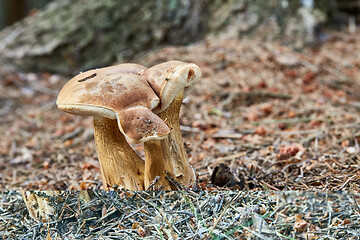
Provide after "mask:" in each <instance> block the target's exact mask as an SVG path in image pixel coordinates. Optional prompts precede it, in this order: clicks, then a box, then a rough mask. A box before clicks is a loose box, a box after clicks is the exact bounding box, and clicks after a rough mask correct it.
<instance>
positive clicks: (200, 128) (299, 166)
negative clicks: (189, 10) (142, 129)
mask: <svg viewBox="0 0 360 240" xmlns="http://www.w3.org/2000/svg"><path fill="white" fill-rule="evenodd" d="M329 36H330V38H329V40H328V41H327V42H325V43H324V44H323V45H321V46H317V48H316V49H310V48H309V49H303V50H302V51H301V52H298V51H294V50H292V49H291V48H289V47H286V46H283V45H281V44H279V43H277V42H264V41H259V40H256V39H246V38H244V39H241V40H239V39H220V38H218V39H217V38H212V39H207V40H204V41H201V42H198V43H196V44H193V45H190V46H186V47H166V48H163V49H159V50H158V51H152V52H149V53H147V54H145V55H143V56H141V58H139V59H137V60H136V59H135V60H134V61H135V62H138V63H140V64H143V65H145V66H152V65H154V64H157V63H160V62H163V61H167V60H173V59H178V60H182V61H188V62H194V63H196V64H197V65H199V66H200V68H201V69H202V72H203V79H202V80H201V82H199V83H198V84H197V86H195V89H194V91H193V92H192V93H191V94H190V96H189V97H188V98H186V99H185V100H184V104H183V106H182V110H181V129H182V133H183V136H184V140H185V142H186V148H187V153H188V156H189V159H190V163H191V165H192V166H193V167H194V169H195V171H196V174H197V176H198V182H197V184H196V186H193V188H192V190H193V191H195V193H194V194H195V195H196V197H193V196H192V195H191V193H187V194H185V195H184V194H183V193H182V192H174V193H172V194H173V195H171V193H162V192H161V193H160V192H159V193H136V194H135V195H136V199H137V198H141V199H142V200H141V201H142V203H141V204H142V205H140V202H141V201H140V200H139V203H138V202H136V204H138V205H132V204H129V205H128V207H129V208H133V209H132V210H131V209H129V210H128V211H129V212H132V213H133V215H131V216H130V217H128V218H126V219H125V220H128V221H130V220H129V219H133V218H132V217H135V216H136V217H138V218H136V219H137V220H136V221H135V220H133V221H132V222H131V225H130V222H129V223H126V224H127V225H124V226H122V225H119V226H122V227H117V226H118V225H117V224H118V222H116V219H115V218H111V217H110V218H109V217H106V218H104V219H102V220H101V221H99V222H96V223H94V224H95V225H94V228H90V225H89V227H88V229H92V230H93V232H96V233H97V234H100V235H96V236H97V238H98V239H101V238H106V237H107V238H112V237H114V236H110V235H109V234H108V233H109V232H111V233H112V234H113V233H114V232H115V235H116V234H135V235H136V234H138V235H139V236H145V237H146V236H147V237H149V236H150V235H151V234H155V235H154V236H160V238H165V239H170V238H174V236H183V235H181V233H182V232H181V229H183V228H187V230H188V231H189V233H191V234H192V235H191V236H192V238H195V239H196V238H199V239H200V238H206V237H207V238H214V239H223V238H230V239H231V238H237V237H238V236H244V237H245V236H247V235H242V234H249V236H250V235H251V236H256V237H257V238H260V239H271V238H279V239H292V238H304V239H315V238H316V237H318V236H322V239H331V238H333V239H334V238H335V239H341V238H342V239H351V238H353V239H356V238H357V237H358V230H357V228H358V227H359V223H358V221H357V218H358V214H359V206H358V200H357V199H358V196H357V194H356V192H358V191H359V181H360V179H359V173H358V169H359V161H360V155H359V151H360V147H359V140H360V124H359V119H360V116H359V112H360V94H359V89H360V74H359V70H358V69H359V67H360V59H359V56H358V54H357V53H358V52H359V50H360V36H359V35H354V34H348V33H343V32H331V33H329ZM0 76H1V78H2V81H1V82H0V85H1V87H0V123H1V124H0V134H1V136H2V138H1V139H2V141H0V159H1V161H0V189H1V190H2V191H9V190H53V189H60V190H85V189H92V190H102V184H101V176H100V171H99V163H98V161H97V156H96V150H95V143H94V141H93V130H92V119H91V118H81V117H77V116H72V115H69V114H65V113H63V112H61V111H59V110H58V109H57V108H56V105H55V100H56V97H57V94H58V92H59V90H60V89H61V87H62V86H63V85H64V83H65V82H66V81H67V80H68V79H69V77H64V76H59V75H52V74H48V73H37V74H34V73H19V72H16V71H13V69H10V68H8V67H7V66H6V64H2V65H1V68H0ZM134 148H135V149H136V151H138V152H139V154H140V155H142V154H143V148H142V146H141V145H134ZM221 166H224V167H223V169H221ZM216 167H218V169H219V167H220V170H224V171H223V172H226V174H228V175H227V176H225V177H224V178H221V179H230V180H229V181H226V182H225V184H220V185H221V186H217V185H219V184H217V185H215V184H214V182H216V180H213V181H211V178H212V177H214V176H215V175H216V174H215V173H214V170H215V169H216ZM220 172H221V171H220ZM214 174H215V175H214ZM220 176H221V175H220ZM221 179H220V180H221ZM219 182H221V181H219ZM231 183H235V184H231ZM199 190H206V192H203V193H201V192H200V193H199V192H197V191H199ZM221 190H244V191H245V192H241V193H242V194H244V196H248V197H249V196H251V197H249V201H248V202H247V203H243V205H240V206H239V207H240V208H239V209H240V210H239V209H238V210H237V214H238V215H236V213H235V212H236V211H235V210H234V209H235V207H234V206H238V205H236V204H238V201H235V202H234V203H233V204H230V205H229V206H227V207H226V208H225V207H224V206H225V205H226V204H225V203H224V204H222V206H221V207H219V208H220V209H223V210H224V209H226V210H224V211H227V212H226V214H225V213H224V214H223V215H221V212H219V211H220V210H219V211H217V212H214V210H212V212H208V211H207V210H206V211H205V210H202V211H200V210H201V209H202V208H201V205H199V204H200V203H203V204H205V203H206V204H210V203H208V202H209V201H210V200H211V199H213V198H214V199H215V198H216V196H220V199H221V196H227V197H226V199H227V201H230V200H229V198H230V199H231V198H232V197H233V196H234V195H236V194H238V193H237V192H232V191H229V192H218V191H221ZM273 190H275V191H278V190H290V192H275V193H269V192H268V191H273ZM292 190H302V191H301V192H291V191H292ZM318 190H321V191H333V192H332V193H330V192H318ZM264 191H265V192H264ZM338 191H340V192H338ZM343 191H346V192H348V191H351V192H352V193H348V194H346V192H343ZM97 194H98V195H99V197H98V198H97V199H98V201H101V204H102V205H101V207H102V206H106V211H107V213H109V212H110V213H111V212H114V211H115V212H114V213H116V214H114V213H112V214H114V216H115V215H116V216H118V215H117V214H119V213H120V212H121V213H123V212H122V211H120V210H119V209H120V208H112V207H115V206H112V205H111V204H110V203H106V199H109V198H110V199H111V198H112V197H114V196H116V198H119V196H120V195H121V193H117V192H113V193H112V192H108V193H107V192H100V191H97ZM123 194H125V193H123ZM147 194H150V195H151V196H152V198H148V195H147ZM156 194H159V195H156ZM75 195H76V192H68V196H69V197H68V198H67V199H68V200H69V201H72V202H71V204H73V205H71V204H70V202H69V204H68V206H70V209H73V210H74V209H75V208H76V207H78V206H75V205H74V201H75V200H74V199H76V196H75ZM160 195H161V196H162V197H163V198H164V199H166V198H167V197H168V198H169V199H171V198H174V199H173V202H177V200H176V199H183V202H184V204H185V205H186V206H187V207H188V208H189V209H190V210H189V209H187V210H186V211H187V213H189V214H188V215H186V214H183V215H185V216H182V215H181V214H180V215H181V216H180V215H179V216H178V215H177V213H172V214H170V213H169V212H167V210H164V209H162V210H159V209H157V210H152V211H153V212H152V213H153V214H155V215H156V216H157V218H156V219H155V220H156V221H160V222H161V223H162V225H161V224H158V222H156V221H155V220H154V219H153V220H154V221H155V222H154V223H153V225H152V227H149V226H148V225H146V224H145V223H143V222H141V221H142V220H141V217H140V216H138V215H137V214H140V212H142V210H141V209H142V208H141V207H143V208H144V209H146V210H147V211H149V210H148V208H149V206H152V207H154V206H153V205H151V204H155V205H156V204H157V203H153V201H160V200H157V199H158V198H160ZM175 195H176V198H175ZM140 196H141V197H140ZM185 196H186V198H187V199H191V200H188V201H187V200H185ZM241 196H242V195H241ZM244 196H242V197H244ZM1 198H2V204H3V205H2V214H1V222H2V223H1V224H3V226H6V228H3V229H6V232H5V234H8V235H6V236H12V235H11V234H13V233H20V230H19V229H22V230H23V231H24V233H25V232H26V233H25V234H30V235H31V234H36V232H38V230H39V231H40V232H39V234H49V235H48V236H49V239H51V238H53V237H54V234H55V235H56V234H57V231H58V230H55V229H58V228H60V227H59V226H60V225H61V227H63V226H65V225H69V226H71V227H73V226H76V227H80V228H79V229H78V230H77V231H80V232H79V234H80V233H81V231H83V230H82V229H85V228H83V227H81V226H82V225H81V224H83V226H88V225H87V220H86V221H85V220H81V221H80V223H79V222H78V219H77V218H78V216H75V215H74V216H72V215H71V214H74V211H75V210H74V211H70V210H69V211H70V212H72V213H70V212H69V213H68V214H69V215H68V216H69V218H66V219H65V218H61V219H58V220H54V221H55V222H54V223H51V224H53V225H51V224H47V225H44V224H43V223H37V224H38V225H34V221H31V220H30V219H29V217H28V216H27V215H26V211H25V208H24V204H23V203H22V201H21V197H20V195H19V194H18V193H14V192H3V193H2V194H1ZM204 198H205V199H206V201H205V200H204ZM101 199H104V200H101ZM128 199H130V198H128ZM143 199H147V201H144V200H143ZM200 199H201V201H200ZM259 199H260V200H259ZM274 199H276V200H274ZM299 199H301V200H299ZM257 200H259V201H260V202H261V203H259V204H260V205H261V204H265V205H264V209H265V210H262V211H265V212H261V211H260V210H259V211H260V212H256V211H253V212H252V213H251V214H250V215H251V217H244V215H243V214H244V212H243V211H245V210H244V209H242V208H244V206H245V205H246V204H249V203H252V202H254V201H255V202H256V201H257ZM94 201H95V200H94ZM127 201H128V200H127ZM164 201H165V200H164ZM189 201H190V202H189ZM211 201H213V200H211ZM214 201H215V200H214ZM165 202H166V201H165ZM165 202H164V203H163V204H165ZM169 202H170V200H169ZM180 202H181V201H180ZM204 202H205V203H204ZM240 202H241V201H240ZM93 203H94V204H92V205H93V207H95V208H96V209H97V208H98V207H99V206H100V205H97V203H96V204H95V202H93ZM235 203H236V204H235ZM106 204H108V205H106ZM114 204H115V203H114ZM169 204H170V203H169ZM206 204H205V205H206ZM266 204H267V205H266ZM185 205H184V206H185ZM139 206H140V207H139ZM164 206H165V205H164ZM166 206H167V205H166ZM179 206H183V205H181V204H180V205H179ZM214 206H215V205H213V206H212V207H214ZM274 206H275V207H274ZM67 209H68V208H67ZM134 209H136V210H134ZM180 209H181V208H180ZM260 209H262V208H260ZM76 211H79V209H77V210H76ZM96 211H100V209H97V210H96ZM137 211H139V212H137ZM179 211H180V210H179ZM228 211H235V212H234V213H233V214H232V215H231V214H229V213H228ZM246 211H249V210H248V209H247V210H246ZM254 212H255V213H256V214H255V213H254ZM267 213H268V215H265V214H267ZM96 214H98V213H96ZM99 214H100V213H99ZM142 214H144V213H142ZM211 214H212V215H211ZM254 214H255V215H254ZM105 215H106V214H105ZM145 215H146V214H145ZM155 215H151V217H152V218H155ZM250 215H249V216H250ZM6 216H9V219H7V217H6ZM264 216H266V217H264ZM186 217H189V218H188V219H192V220H191V221H190V220H189V221H187V220H184V221H180V220H181V219H186ZM220 217H221V218H220ZM97 218H100V217H99V216H98V215H96V219H97ZM234 218H235V219H237V221H238V220H239V219H242V220H241V221H242V222H241V224H239V223H238V224H237V225H236V227H235V226H233V225H231V224H230V223H229V222H230V220H229V219H234ZM108 219H110V220H111V221H107V220H108ZM147 219H150V217H149V216H148V217H147ZM157 219H160V220H157ZM175 219H177V220H179V221H180V222H179V223H177V225H176V224H174V221H175ZM249 219H250V220H249ZM56 221H57V222H56ZM64 221H65V222H64ZM66 221H68V223H66ZM89 221H92V220H91V219H90V220H89ZM223 221H225V222H223ZM226 221H228V224H227V223H226ZM239 221H240V220H239ZM210 222H211V224H210ZM8 223H9V224H10V225H6V224H8ZM100 223H101V224H104V226H102V227H100V226H99V225H96V224H100ZM115 223H116V224H115ZM215 223H216V224H215ZM4 224H5V225H4ZM76 224H78V225H76ZM79 224H80V225H79ZM106 224H108V225H106ZM114 224H115V225H114ZM183 225H186V226H183ZM50 226H51V227H50ZM170 226H171V227H170ZM9 227H10V228H9ZM349 227H350V228H349ZM11 228H13V230H8V229H11ZM73 228H74V227H73ZM113 228H118V230H116V231H115V230H113ZM29 229H31V231H29ZM64 229H70V228H65V227H64ZM100 229H102V230H104V229H108V232H106V233H105V232H101V231H100ZM149 229H150V230H149ZM11 231H13V232H11ZM16 231H19V232H16ZM62 231H65V232H63V233H67V232H66V231H68V230H62ZM69 231H70V230H69ZM84 231H85V230H84ZM86 231H90V230H86ZM90 232H91V231H90ZM75 233H76V231H75ZM150 233H151V234H150ZM71 234H74V231H72V233H71ZM86 234H89V236H90V235H91V234H92V233H91V234H90V233H86ZM149 234H150V235H149ZM156 234H157V235H156ZM222 234H228V235H222ZM274 234H275V235H274ZM30 235H29V236H30ZM75 235H76V234H75ZM135 235H134V236H135ZM138 235H136V236H138ZM39 236H40V235H39ZM41 236H42V237H43V236H45V235H41ZM91 236H93V235H91ZM104 236H106V237H104ZM124 236H125V235H124ZM356 236H357V237H356ZM132 237H133V236H132ZM114 238H115V237H114ZM129 238H131V237H130V235H129ZM23 239H26V237H24V238H23ZM39 239H40V238H39Z"/></svg>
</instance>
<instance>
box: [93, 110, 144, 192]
mask: <svg viewBox="0 0 360 240" xmlns="http://www.w3.org/2000/svg"><path fill="white" fill-rule="evenodd" d="M94 129H95V133H94V137H95V143H96V150H97V154H98V158H99V161H100V167H101V173H102V177H103V185H104V188H105V189H108V188H109V187H115V186H122V187H124V188H125V189H128V190H144V168H145V162H144V160H143V159H141V158H140V157H139V156H138V155H137V154H136V153H135V152H134V150H133V149H132V148H131V147H130V146H129V144H128V142H127V141H126V139H125V137H124V135H123V134H122V133H121V132H120V130H119V127H118V124H117V120H116V119H109V118H103V117H94Z"/></svg>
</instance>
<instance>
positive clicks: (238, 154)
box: [214, 152, 246, 163]
mask: <svg viewBox="0 0 360 240" xmlns="http://www.w3.org/2000/svg"><path fill="white" fill-rule="evenodd" d="M245 155H246V152H241V153H236V154H233V155H230V156H226V157H219V158H216V159H215V160H214V162H216V163H222V162H226V161H230V160H233V159H235V158H238V157H243V156H245Z"/></svg>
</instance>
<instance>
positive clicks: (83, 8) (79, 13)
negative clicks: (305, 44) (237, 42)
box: [0, 0, 334, 75]
mask: <svg viewBox="0 0 360 240" xmlns="http://www.w3.org/2000/svg"><path fill="white" fill-rule="evenodd" d="M333 1H334V0H333ZM316 2H317V3H318V2H327V4H326V5H327V6H329V5H330V4H329V3H328V2H329V1H327V0H319V1H316ZM280 3H281V4H280ZM317 5H320V4H317ZM301 8H303V6H301V4H300V1H277V0H269V1H262V0H227V1H223V0H196V1H195V0H172V1H165V0H147V1H145V0H143V1H142V0H132V1H127V0H118V1H115V0H102V1H97V0H72V1H70V0H61V1H60V0H58V1H54V2H53V3H50V4H49V5H48V7H47V8H46V9H45V10H43V11H40V12H38V14H36V15H34V16H30V17H28V18H26V19H25V20H24V21H21V22H19V23H17V24H15V25H13V26H11V27H10V28H7V29H5V30H3V31H2V32H0V58H2V59H5V60H6V61H7V62H10V63H13V64H16V65H18V66H20V67H21V68H22V69H23V70H25V71H31V72H36V71H49V72H56V73H61V74H70V75H73V74H74V73H78V72H79V71H84V70H87V69H90V68H96V67H104V66H108V65H110V64H112V63H114V62H128V61H133V60H134V59H136V58H138V57H139V56H141V54H144V53H145V52H147V51H149V50H152V49H156V48H158V47H161V46H165V45H169V44H171V45H177V44H188V43H192V42H195V41H198V40H200V39H204V38H205V37H207V36H208V35H209V34H210V35H213V34H222V35H224V36H227V37H241V36H243V35H248V34H254V35H255V34H256V35H257V36H259V35H260V36H261V37H263V39H264V40H269V39H270V40H271V39H273V38H275V37H277V38H278V39H284V40H285V41H287V42H288V43H292V42H293V40H294V39H302V38H304V36H305V37H307V36H308V34H314V33H315V31H314V29H315V27H316V24H317V23H319V22H321V21H323V19H322V20H321V19H320V20H319V19H316V18H315V24H313V25H314V26H313V25H309V24H308V25H306V24H302V22H306V19H305V17H304V13H303V12H300V11H299V9H301ZM308 12H309V13H311V12H312V10H311V9H309V10H308ZM306 14H307V13H306ZM306 14H305V15H306ZM317 15H319V14H318V13H317ZM307 16H308V15H307ZM294 24H295V25H296V26H297V27H294V26H293V25H294ZM298 26H300V29H299V27H298ZM309 27H310V28H314V29H311V31H308V29H305V30H303V28H309ZM286 34H287V35H291V34H293V35H294V36H295V37H293V36H288V38H283V35H286ZM280 36H281V38H280ZM315 40H316V39H315Z"/></svg>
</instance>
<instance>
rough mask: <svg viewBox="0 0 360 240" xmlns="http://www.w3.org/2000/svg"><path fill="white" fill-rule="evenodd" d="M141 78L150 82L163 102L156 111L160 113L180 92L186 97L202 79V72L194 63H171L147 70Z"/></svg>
mask: <svg viewBox="0 0 360 240" xmlns="http://www.w3.org/2000/svg"><path fill="white" fill-rule="evenodd" d="M141 76H142V77H143V78H145V79H146V80H147V81H148V83H149V84H150V86H151V87H152V89H153V90H154V91H155V93H156V94H157V95H158V96H159V98H160V100H161V102H160V105H159V106H158V107H157V108H156V109H155V110H154V112H156V113H159V112H162V111H164V110H165V109H166V108H167V107H168V106H169V105H170V103H171V102H172V101H173V99H174V98H175V96H176V95H177V94H178V93H179V92H180V91H183V90H184V96H186V95H187V94H188V93H189V92H190V91H191V89H192V87H193V85H194V84H195V83H196V82H197V81H198V80H199V79H200V77H201V72H200V68H199V67H198V66H196V65H195V64H193V63H185V62H181V61H169V62H165V63H161V64H158V65H155V66H153V67H151V68H149V69H146V70H145V71H143V73H142V74H141Z"/></svg>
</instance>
